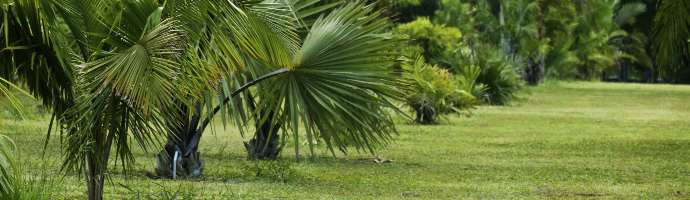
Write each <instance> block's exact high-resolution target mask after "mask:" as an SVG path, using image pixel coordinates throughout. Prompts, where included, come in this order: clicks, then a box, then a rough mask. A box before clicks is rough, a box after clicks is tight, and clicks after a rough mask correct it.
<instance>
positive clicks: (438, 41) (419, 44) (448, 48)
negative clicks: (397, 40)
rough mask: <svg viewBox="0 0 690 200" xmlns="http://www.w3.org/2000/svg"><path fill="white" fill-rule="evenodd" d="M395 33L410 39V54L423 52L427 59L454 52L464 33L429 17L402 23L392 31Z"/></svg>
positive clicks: (408, 53)
mask: <svg viewBox="0 0 690 200" xmlns="http://www.w3.org/2000/svg"><path fill="white" fill-rule="evenodd" d="M392 32H393V33H394V34H400V35H406V36H408V37H409V39H410V41H409V42H410V50H409V52H407V55H408V56H412V55H417V54H421V55H423V56H424V58H425V59H426V60H431V59H432V58H434V57H437V56H438V55H442V54H444V53H447V52H452V51H453V50H455V49H456V46H457V45H459V44H461V42H462V33H461V32H460V30H459V29H457V28H454V27H446V26H444V25H438V24H434V23H432V22H431V21H429V18H426V17H420V18H417V20H415V21H413V22H410V23H407V24H401V25H399V26H398V27H397V28H395V29H393V31H392Z"/></svg>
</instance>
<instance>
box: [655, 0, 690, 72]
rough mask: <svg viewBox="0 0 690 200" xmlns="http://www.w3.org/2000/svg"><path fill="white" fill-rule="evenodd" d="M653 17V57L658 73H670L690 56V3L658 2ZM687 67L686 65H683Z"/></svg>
mask: <svg viewBox="0 0 690 200" xmlns="http://www.w3.org/2000/svg"><path fill="white" fill-rule="evenodd" d="M657 5H658V7H657V12H656V16H654V33H653V35H654V44H653V46H654V50H655V51H656V52H654V55H655V56H657V64H658V66H659V71H661V72H665V73H671V72H673V71H676V70H678V69H680V66H683V62H684V59H683V56H685V57H686V58H685V60H686V61H687V56H688V55H690V44H689V43H688V40H689V39H690V14H689V13H690V2H688V1H684V0H659V1H658V3H657ZM685 66H687V65H685Z"/></svg>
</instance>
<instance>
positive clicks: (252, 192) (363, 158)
mask: <svg viewBox="0 0 690 200" xmlns="http://www.w3.org/2000/svg"><path fill="white" fill-rule="evenodd" d="M528 90H529V91H530V92H531V96H530V97H529V98H528V99H526V100H524V101H523V102H520V103H515V104H514V105H513V106H505V107H497V106H480V107H479V109H477V110H476V111H474V116H472V117H471V118H466V117H459V116H451V117H450V118H449V120H448V121H447V122H445V123H443V124H441V125H430V126H429V125H427V126H421V125H411V124H406V123H403V122H400V123H399V124H398V130H399V132H400V136H397V137H396V139H395V143H393V144H391V145H390V146H389V147H388V148H386V149H382V150H380V151H378V153H377V154H378V156H380V157H383V158H387V159H392V160H393V162H392V163H374V162H371V159H369V158H373V157H374V156H372V155H368V154H365V153H364V152H362V153H361V154H358V153H357V152H356V151H354V150H351V152H350V153H349V154H348V155H343V154H338V155H337V158H333V157H332V156H329V155H330V153H327V152H326V151H325V149H324V147H323V146H319V148H318V149H317V150H316V151H315V155H316V156H315V157H314V158H313V159H307V157H306V155H307V154H306V153H307V151H308V150H307V149H308V147H307V146H300V162H299V163H294V162H295V155H294V154H295V152H294V146H288V147H286V149H285V151H284V153H283V155H282V157H283V158H282V159H283V161H282V162H290V163H292V164H291V167H292V168H293V169H294V170H295V171H296V175H295V176H294V177H293V178H291V179H290V180H289V181H287V183H283V182H282V181H275V180H274V179H266V178H253V177H249V176H247V175H244V173H245V172H246V170H245V169H246V168H247V167H248V166H249V167H251V166H252V163H250V162H248V161H246V159H245V155H246V154H245V153H244V147H243V145H242V141H246V140H248V138H241V137H240V136H239V133H238V132H237V131H236V130H235V129H234V128H230V129H229V130H227V131H224V130H223V129H222V125H221V124H220V123H216V131H215V133H210V132H208V133H205V136H204V137H203V139H202V141H201V147H200V150H201V152H202V158H203V159H204V160H205V161H206V162H207V164H206V172H205V177H203V178H202V179H200V180H191V181H170V180H150V179H148V178H145V177H144V176H142V175H139V174H136V173H135V174H134V175H133V176H125V175H122V174H121V172H119V171H118V170H117V169H116V170H113V171H114V174H115V175H114V176H113V179H112V182H111V184H109V185H107V186H106V198H108V199H118V198H127V199H129V198H132V197H133V194H134V193H136V191H139V194H140V195H143V196H145V195H157V194H160V193H161V192H162V191H172V192H174V191H178V190H179V191H185V190H192V191H196V192H193V193H192V194H187V195H188V196H193V195H196V196H198V197H200V198H221V196H222V198H231V199H234V198H239V197H242V198H287V199H303V198H313V199H332V198H339V199H353V198H357V199H359V198H364V199H372V198H373V199H379V198H400V197H412V198H415V197H416V198H421V199H448V198H476V199H480V198H482V199H483V198H510V199H514V198H530V199H531V198H588V197H596V198H615V199H631V198H639V199H658V198H678V199H687V198H690V134H689V133H690V86H673V85H643V84H612V83H589V82H573V83H549V84H547V85H544V86H540V87H531V88H528ZM0 105H2V104H0ZM2 109H3V108H0V110H2ZM47 120H48V118H46V117H36V119H35V120H25V121H21V122H17V121H14V120H11V119H8V117H7V116H4V121H3V124H2V125H1V126H2V127H1V128H0V134H6V135H8V136H10V137H11V138H12V139H14V140H15V142H16V143H17V144H18V146H19V148H20V150H21V154H22V159H23V160H22V162H25V163H27V164H29V165H37V164H40V163H43V164H47V165H51V166H53V167H52V168H53V169H54V172H53V173H57V171H58V170H59V161H60V160H59V156H60V155H59V150H60V147H59V146H58V140H59V136H53V138H54V139H53V140H51V143H50V144H49V152H48V154H47V155H46V159H41V150H42V147H43V142H44V141H45V140H44V139H45V131H46V127H47ZM300 143H301V142H300ZM135 156H136V158H137V168H149V169H152V168H153V167H154V166H155V163H154V160H153V156H152V154H151V153H149V154H146V153H144V152H143V151H141V150H140V149H136V151H135ZM120 184H122V185H126V186H127V187H129V188H130V189H131V190H133V191H135V192H131V191H130V190H129V189H126V188H125V187H123V186H121V185H120ZM84 186H85V184H84V182H83V177H81V178H79V177H78V176H76V173H74V172H71V173H70V174H68V175H67V177H66V178H65V180H64V181H63V184H62V185H61V186H60V188H58V189H59V190H61V191H62V194H60V195H56V197H66V198H83V197H85V194H84V191H85V187H84ZM180 188H181V189H180Z"/></svg>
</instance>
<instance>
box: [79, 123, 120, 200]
mask: <svg viewBox="0 0 690 200" xmlns="http://www.w3.org/2000/svg"><path fill="white" fill-rule="evenodd" d="M114 136H115V135H114V134H112V133H110V134H108V136H107V139H106V140H105V141H104V143H103V144H100V145H101V146H100V148H99V149H100V151H101V152H99V153H101V155H103V156H101V160H98V158H97V157H94V155H93V152H92V151H87V152H86V168H85V169H84V173H85V177H86V187H87V191H88V195H89V200H102V199H103V184H104V183H105V173H106V171H107V170H108V164H107V163H108V162H107V161H108V157H109V156H110V147H111V146H112V143H113V137H114Z"/></svg>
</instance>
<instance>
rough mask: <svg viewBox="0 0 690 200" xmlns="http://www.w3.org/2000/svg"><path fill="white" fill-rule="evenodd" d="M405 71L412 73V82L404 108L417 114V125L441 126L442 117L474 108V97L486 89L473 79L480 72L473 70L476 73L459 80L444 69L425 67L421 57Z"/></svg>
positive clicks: (475, 100) (409, 75) (475, 101)
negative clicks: (477, 85)
mask: <svg viewBox="0 0 690 200" xmlns="http://www.w3.org/2000/svg"><path fill="white" fill-rule="evenodd" d="M405 68H407V69H406V70H407V71H409V72H410V73H408V74H407V75H406V76H407V78H408V79H410V80H412V81H413V84H412V85H411V86H410V87H409V88H408V89H407V90H406V94H407V97H406V98H405V105H406V106H407V107H409V108H410V110H411V111H412V112H413V113H415V115H416V117H415V122H416V123H423V124H434V123H438V117H439V116H442V115H444V114H449V113H462V112H463V111H462V110H469V109H471V108H474V105H476V104H477V103H478V102H479V101H478V100H477V98H475V97H474V96H473V95H472V94H471V92H477V91H480V92H481V90H483V89H482V88H483V86H480V87H479V88H477V87H476V86H475V81H474V79H475V78H476V75H478V74H479V73H478V72H479V70H470V71H473V72H475V74H474V75H468V76H463V77H461V78H460V79H456V77H455V76H453V75H452V74H450V73H448V72H447V71H446V70H445V69H443V68H439V67H437V66H430V65H427V64H425V63H424V58H423V57H421V56H417V60H416V61H415V62H414V64H413V65H411V66H406V67H405ZM467 91H470V92H467ZM478 93H479V92H478Z"/></svg>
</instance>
